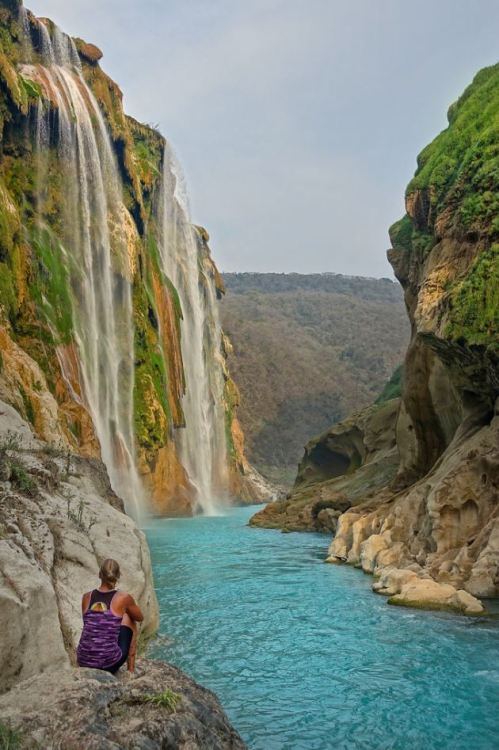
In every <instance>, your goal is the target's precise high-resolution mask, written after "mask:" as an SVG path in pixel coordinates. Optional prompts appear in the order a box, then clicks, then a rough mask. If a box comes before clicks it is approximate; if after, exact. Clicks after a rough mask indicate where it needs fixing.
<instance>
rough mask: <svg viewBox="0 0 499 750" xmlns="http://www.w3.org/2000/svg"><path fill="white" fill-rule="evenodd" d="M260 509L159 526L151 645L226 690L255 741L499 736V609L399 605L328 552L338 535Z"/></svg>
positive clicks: (343, 745) (463, 742)
mask: <svg viewBox="0 0 499 750" xmlns="http://www.w3.org/2000/svg"><path fill="white" fill-rule="evenodd" d="M253 510H254V509H238V510H236V511H234V512H233V513H232V514H229V515H227V516H221V517H218V518H196V519H193V520H185V519H179V520H173V521H172V520H169V521H158V522H156V523H155V525H154V526H153V527H151V528H149V529H147V536H148V539H149V542H150V545H151V552H152V558H153V566H154V573H155V580H156V585H157V593H158V598H159V602H160V610H161V639H159V640H158V641H157V642H156V643H155V644H154V646H153V648H152V655H153V656H156V657H160V658H161V657H162V658H165V659H168V660H169V661H171V662H173V663H175V664H177V665H178V666H179V667H181V668H182V669H185V670H186V671H187V672H188V673H190V674H191V675H192V676H193V677H195V678H196V679H198V680H199V681H200V682H202V683H203V684H205V685H206V686H207V687H209V688H211V689H212V690H214V691H215V692H216V693H217V694H218V696H219V698H220V700H221V701H222V703H223V705H224V708H225V709H226V711H227V713H228V714H229V716H230V718H231V720H232V721H233V723H234V725H235V726H236V727H237V729H238V731H239V732H240V733H241V735H242V736H243V737H244V739H245V740H246V742H247V743H248V746H249V747H250V748H251V750H331V749H332V748H334V750H364V749H365V750H433V749H435V750H437V748H438V750H469V748H473V750H493V749H494V748H497V747H499V743H498V742H497V736H498V731H499V718H498V713H499V712H498V708H499V657H498V646H499V623H498V622H497V621H494V620H492V619H489V618H480V620H470V619H466V618H459V617H454V616H452V615H449V614H445V613H426V612H414V611H411V610H401V609H400V608H398V607H397V608H394V607H389V606H387V604H386V600H385V599H384V598H383V597H380V596H375V595H374V594H372V592H371V590H370V587H371V579H370V578H369V577H367V576H364V575H362V574H361V573H360V572H359V571H357V570H354V569H352V568H349V567H343V566H340V567H338V566H336V565H324V563H323V559H324V556H325V554H326V551H327V543H328V539H327V537H324V536H320V535H315V534H301V535H300V534H280V533H278V532H272V531H268V530H263V529H253V528H249V527H248V526H247V525H246V522H247V519H248V517H249V515H250V514H251V512H252V511H253Z"/></svg>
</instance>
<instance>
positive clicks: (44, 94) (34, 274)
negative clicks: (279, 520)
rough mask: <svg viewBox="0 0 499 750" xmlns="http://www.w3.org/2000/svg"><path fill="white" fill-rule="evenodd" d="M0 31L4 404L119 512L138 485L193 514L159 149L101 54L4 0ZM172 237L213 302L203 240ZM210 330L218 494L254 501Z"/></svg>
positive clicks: (181, 312)
mask: <svg viewBox="0 0 499 750" xmlns="http://www.w3.org/2000/svg"><path fill="white" fill-rule="evenodd" d="M0 29H1V36H0V194H1V200H0V343H1V351H2V354H1V358H0V397H1V398H3V399H4V400H6V401H8V402H9V403H10V404H12V405H13V406H15V408H16V409H18V410H19V411H20V412H21V413H22V414H23V416H24V417H25V418H26V419H27V420H28V421H29V422H30V423H31V424H32V426H33V428H34V430H35V432H36V434H37V435H38V436H39V437H41V438H43V439H44V440H46V441H48V442H49V443H51V444H53V445H56V446H58V447H61V448H63V449H66V448H67V449H69V450H71V451H72V452H73V453H75V454H78V455H81V456H86V457H102V458H103V460H104V462H105V464H106V466H107V468H108V471H109V473H110V476H111V481H112V484H113V487H114V488H115V489H116V490H117V491H118V492H119V493H120V494H122V495H123V496H124V498H125V502H126V505H127V509H128V510H129V511H132V512H133V511H134V503H135V502H136V499H137V495H139V494H141V492H142V491H143V489H144V488H145V490H146V494H147V495H148V496H149V498H150V502H151V505H152V509H153V511H154V512H157V513H161V514H165V513H166V514H191V513H192V512H194V511H195V509H196V506H197V498H196V488H195V486H194V483H195V482H196V481H197V477H189V475H188V471H187V469H186V462H185V460H184V458H183V456H182V455H181V451H180V450H179V439H178V435H179V433H181V432H182V430H184V429H185V424H186V419H185V414H184V404H185V393H186V388H188V387H189V386H188V380H189V373H188V372H186V365H185V362H184V358H185V357H184V356H183V352H182V335H183V330H184V328H185V320H186V319H187V318H188V317H189V316H190V315H191V314H192V313H191V311H190V310H189V309H187V308H188V302H186V303H185V304H184V307H183V306H182V300H181V298H180V297H179V290H178V289H176V288H175V287H174V285H173V283H172V281H171V279H170V278H169V277H168V276H167V274H166V273H165V267H166V260H165V253H166V252H169V250H167V249H166V248H165V246H164V241H163V228H162V226H161V209H160V200H161V196H162V195H163V194H164V175H165V169H164V165H165V163H166V159H167V155H166V154H167V152H168V148H167V145H166V142H165V140H164V138H163V137H162V136H161V135H160V134H159V133H158V132H156V131H155V130H153V129H151V128H149V127H147V126H144V125H142V124H140V123H138V122H136V121H135V120H133V119H132V118H130V117H128V116H127V115H125V113H124V111H123V107H122V94H121V91H120V89H119V88H118V86H117V85H116V83H114V82H113V81H112V80H111V79H110V78H109V77H108V76H106V74H105V73H104V72H103V71H102V69H101V68H100V65H99V60H100V59H101V57H102V53H101V52H100V50H98V49H97V48H96V47H95V46H93V45H91V44H87V43H85V42H84V41H82V40H81V39H74V40H71V39H69V37H67V36H65V35H64V34H63V33H62V32H61V31H60V30H59V29H57V27H56V26H55V25H54V24H53V23H52V22H51V21H49V20H47V19H37V18H35V17H34V16H33V15H32V14H31V13H30V12H28V11H26V10H25V9H24V8H23V7H22V3H21V2H15V1H14V0H12V1H10V0H9V1H7V0H2V2H0ZM176 200H177V198H176V197H175V198H174V197H173V195H172V201H176ZM179 221H180V220H179ZM182 229H183V230H184V231H186V232H189V237H190V240H189V241H190V243H191V244H190V247H191V249H192V248H194V250H193V252H195V253H197V268H198V269H199V279H194V285H195V286H196V287H197V286H198V285H199V289H200V291H199V295H200V299H203V298H206V299H207V298H208V297H210V299H211V298H214V297H215V295H218V296H220V295H221V294H222V293H223V283H222V281H221V278H220V276H219V274H218V271H217V269H216V267H215V265H214V263H213V261H212V259H211V255H210V251H209V247H208V244H207V240H208V235H207V233H206V232H205V231H204V230H202V229H200V228H195V227H191V226H190V225H189V226H186V225H185V221H184V224H183V225H182ZM203 290H204V291H203ZM205 318H206V326H209V325H212V321H210V320H208V318H209V316H208V315H205ZM216 331H218V334H217V336H218V338H217V336H215V338H216V339H217V340H214V343H213V347H214V350H213V352H212V351H211V350H210V352H207V353H206V357H207V359H208V362H209V367H211V368H212V369H213V371H214V372H215V371H216V372H218V375H217V378H218V380H219V381H220V383H222V386H221V387H219V390H220V391H221V392H220V394H218V392H217V394H214V396H213V398H214V400H215V401H217V402H220V408H221V410H222V428H221V429H222V434H223V433H224V428H223V423H224V420H225V436H224V439H223V444H224V446H225V447H224V448H223V450H224V462H225V469H224V472H223V474H224V476H223V480H222V484H223V485H224V486H223V487H218V488H217V489H218V490H220V491H227V489H231V488H232V489H234V490H237V491H240V492H241V493H242V494H245V493H246V495H248V494H251V493H252V491H253V489H252V484H251V481H250V480H248V478H247V475H246V473H245V472H246V468H245V467H246V466H247V464H246V460H245V458H244V453H243V439H242V436H241V431H240V427H239V425H238V422H237V415H236V407H237V399H235V398H234V397H232V395H231V394H232V391H233V390H234V386H233V383H232V381H231V378H230V374H229V372H228V370H227V367H226V365H225V363H224V355H223V346H222V342H221V332H220V329H219V328H217V329H216ZM208 335H209V333H208V332H207V333H206V337H208ZM201 345H202V344H201V343H200V346H201ZM215 380H216V379H215V377H214V379H213V383H214V382H215ZM218 380H217V383H218ZM186 384H187V385H186ZM210 387H213V388H214V387H215V386H214V385H210ZM217 387H218V386H217ZM224 413H225V417H224V416H223V414H224ZM221 450H222V449H221ZM120 477H121V478H123V477H125V480H123V479H121V485H122V486H120ZM130 488H131V489H130ZM135 510H136V509H135Z"/></svg>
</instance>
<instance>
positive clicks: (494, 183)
mask: <svg viewBox="0 0 499 750" xmlns="http://www.w3.org/2000/svg"><path fill="white" fill-rule="evenodd" d="M448 120H449V125H448V127H447V128H446V129H445V130H444V131H443V132H442V133H440V134H439V135H438V136H437V137H436V138H435V139H434V140H433V141H432V142H431V143H430V144H429V145H428V146H427V147H426V148H425V149H423V151H422V152H421V154H420V155H419V157H418V168H417V171H416V174H415V175H414V178H413V179H412V180H411V182H410V183H409V185H408V187H407V191H406V194H407V196H408V197H409V202H410V211H411V216H413V217H414V218H413V220H412V219H411V218H410V217H409V216H408V215H406V216H404V217H403V218H402V219H401V220H400V221H397V222H396V223H395V224H394V225H393V226H392V227H391V228H390V239H391V242H392V245H393V247H394V248H395V249H398V250H404V251H407V252H411V251H416V252H418V254H420V255H422V256H423V257H424V256H425V255H426V254H427V253H428V252H429V251H430V249H431V248H432V247H433V246H434V245H435V244H436V242H437V241H438V240H439V239H440V236H437V231H438V233H439V235H441V234H442V233H443V234H444V235H445V236H446V237H447V238H452V240H453V241H454V242H456V243H458V242H471V243H479V245H478V247H477V250H478V255H477V257H476V258H475V260H474V263H473V264H472V266H471V267H470V268H468V269H466V267H465V266H463V271H466V275H465V276H464V274H463V272H462V271H461V272H460V270H459V268H457V269H456V270H457V273H456V277H455V278H452V276H451V277H450V278H449V279H448V281H447V282H446V284H445V286H444V291H445V292H446V293H447V298H446V300H447V304H448V324H447V328H446V330H445V335H446V336H449V337H450V338H452V339H454V340H457V339H459V340H462V342H463V343H468V344H482V345H483V344H485V345H488V344H493V345H497V342H498V333H497V331H498V323H499V291H498V290H499V283H498V282H499V64H497V65H493V66H491V67H489V68H484V69H483V70H481V71H480V72H479V73H478V74H477V75H476V76H475V78H474V80H473V82H472V83H471V84H470V86H468V88H467V89H466V90H465V92H464V93H463V95H462V96H461V97H460V98H459V99H458V100H457V102H455V103H454V104H453V105H452V106H451V107H450V108H449V112H448ZM436 227H438V230H436ZM457 252H460V251H458V250H457ZM463 255H465V254H464V253H463Z"/></svg>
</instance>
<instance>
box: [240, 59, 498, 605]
mask: <svg viewBox="0 0 499 750" xmlns="http://www.w3.org/2000/svg"><path fill="white" fill-rule="evenodd" d="M484 102H487V106H486V107H485V106H484ZM498 113H499V66H498V65H495V66H492V67H490V68H485V69H484V70H482V71H480V73H478V75H477V76H476V77H475V79H474V81H473V83H472V84H471V85H470V86H469V87H468V89H467V90H466V91H465V92H464V94H463V95H462V97H461V98H460V99H459V100H458V101H457V102H456V103H455V104H454V105H452V107H451V108H450V109H449V114H448V118H449V126H448V128H447V129H446V130H444V131H443V132H442V133H441V134H440V135H439V136H438V137H437V138H436V139H435V140H434V141H433V143H431V144H430V145H429V146H427V147H426V148H425V149H424V151H423V152H422V153H421V154H420V156H419V157H418V169H417V171H416V174H415V176H414V179H413V180H412V181H411V183H410V184H409V186H408V188H407V192H406V211H407V213H406V215H405V216H404V217H403V218H402V219H401V220H400V221H399V222H397V223H396V224H394V225H393V227H392V228H391V229H390V239H391V241H392V246H393V247H392V249H391V250H390V251H389V252H388V258H389V261H390V262H391V264H392V266H393V269H394V271H395V275H396V276H397V278H398V280H399V281H400V283H401V285H402V288H403V290H404V296H405V303H406V308H407V312H408V316H409V319H410V322H411V331H412V334H411V341H410V344H409V348H408V351H407V355H406V359H405V365H404V373H405V374H404V383H403V389H402V397H401V401H400V405H399V407H398V411H397V412H396V413H394V415H393V421H392V422H390V420H387V422H386V425H388V423H390V424H391V425H392V426H393V427H394V431H395V436H396V440H395V444H394V445H392V446H391V447H389V446H390V445H391V443H390V441H388V443H386V445H385V447H383V442H381V444H379V445H377V446H376V452H375V453H374V454H371V455H370V454H369V452H368V451H367V450H366V447H367V441H366V435H367V432H366V430H365V426H366V417H363V421H364V429H363V428H362V425H361V423H360V420H359V419H358V417H354V418H352V420H351V422H350V424H348V422H343V423H342V424H340V425H337V426H336V427H333V428H332V429H331V430H330V431H329V432H328V433H326V434H325V435H322V436H320V437H319V438H318V439H316V440H313V441H311V442H310V443H309V444H308V445H307V447H306V449H305V457H304V459H303V461H302V464H301V466H300V471H299V475H298V478H297V481H296V485H295V487H294V489H293V492H292V494H291V496H290V497H289V498H288V500H287V501H286V502H284V503H281V504H279V505H277V504H276V505H275V507H269V508H268V509H266V510H265V511H264V512H261V513H259V514H257V515H256V516H255V517H254V518H253V519H252V523H255V524H259V525H266V526H274V527H282V528H291V529H303V528H315V529H317V528H321V527H326V528H327V527H329V528H330V529H331V530H332V531H336V536H335V538H334V540H333V542H332V544H331V547H330V551H329V558H328V560H329V561H330V562H348V563H351V564H353V565H357V566H359V567H361V568H362V569H363V570H364V571H366V572H368V573H373V574H374V575H376V576H377V577H379V580H378V582H377V583H375V585H374V588H375V590H376V591H378V592H379V593H383V594H386V595H388V596H389V597H390V601H391V602H392V603H393V604H406V605H408V606H421V607H429V608H433V607H436V608H440V607H442V608H449V609H453V610H458V611H462V612H465V613H466V614H476V613H479V612H480V611H482V609H483V607H482V604H481V603H480V602H479V601H478V599H486V598H488V597H497V596H499V399H498V397H499V292H498V290H499V225H498V224H497V221H496V216H497V211H496V209H495V208H494V209H493V210H492V209H491V208H490V207H491V205H494V206H496V202H497V197H498V195H499V182H498V180H497V174H498V172H497V156H496V154H497V148H496V147H497V143H498V142H499V132H498V130H497V115H498ZM484 144H487V147H484ZM380 416H382V414H381V413H380ZM370 419H371V417H367V422H369V420H370ZM376 434H378V435H379V433H376ZM389 434H391V436H393V433H389ZM378 441H379V438H378ZM390 451H392V453H390ZM376 456H377V457H378V458H379V460H376ZM393 460H395V461H396V465H395V467H394V464H393V463H392V461H393ZM370 470H372V473H370V474H369V473H368V471H370ZM364 480H365V481H364ZM328 493H329V494H328ZM331 493H337V495H336V496H335V497H332V496H331ZM340 500H341V501H348V502H349V503H350V505H349V506H348V508H341V507H340V506H339V501H340ZM321 503H323V505H324V507H323V509H322V508H321ZM335 503H338V504H337V505H336V506H335ZM317 510H319V512H316V511H317ZM338 511H341V513H338V517H336V512H338ZM335 527H337V528H335Z"/></svg>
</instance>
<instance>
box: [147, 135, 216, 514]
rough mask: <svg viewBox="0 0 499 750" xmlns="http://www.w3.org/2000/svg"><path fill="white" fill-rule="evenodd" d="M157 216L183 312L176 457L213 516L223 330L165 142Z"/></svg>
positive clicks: (177, 173)
mask: <svg viewBox="0 0 499 750" xmlns="http://www.w3.org/2000/svg"><path fill="white" fill-rule="evenodd" d="M158 215H159V224H160V254H161V260H162V265H163V271H164V273H165V275H166V276H168V277H169V278H170V279H171V281H172V282H173V284H174V285H175V287H176V289H177V291H178V294H179V297H180V303H181V307H182V314H183V320H182V321H181V347H182V359H183V362H184V372H185V377H186V392H185V395H184V397H183V400H182V408H183V411H184V415H185V422H186V426H185V428H183V429H181V430H178V432H177V441H178V449H179V455H180V459H181V461H182V464H183V466H184V468H185V469H186V471H187V473H188V475H189V479H190V480H191V482H192V483H193V485H194V486H195V489H196V495H197V497H196V502H197V505H198V508H199V510H201V511H202V512H203V513H205V514H207V515H214V514H217V513H219V512H220V511H221V509H222V508H223V505H224V503H225V502H226V492H227V444H226V436H225V413H224V407H223V390H224V379H223V362H222V354H221V337H222V329H221V326H220V320H219V316H218V309H217V301H216V293H215V288H214V283H213V279H212V278H210V267H209V262H208V263H207V262H206V261H205V260H204V259H203V257H202V253H200V246H199V243H198V240H197V236H196V229H195V228H194V227H193V226H192V224H191V223H190V220H189V210H188V205H187V198H186V192H185V183H184V180H183V176H182V173H181V171H180V168H179V165H178V163H177V161H176V159H175V156H174V154H173V152H172V150H171V148H170V146H169V145H168V144H166V146H165V153H164V161H163V179H162V189H161V195H160V205H159V209H158Z"/></svg>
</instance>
